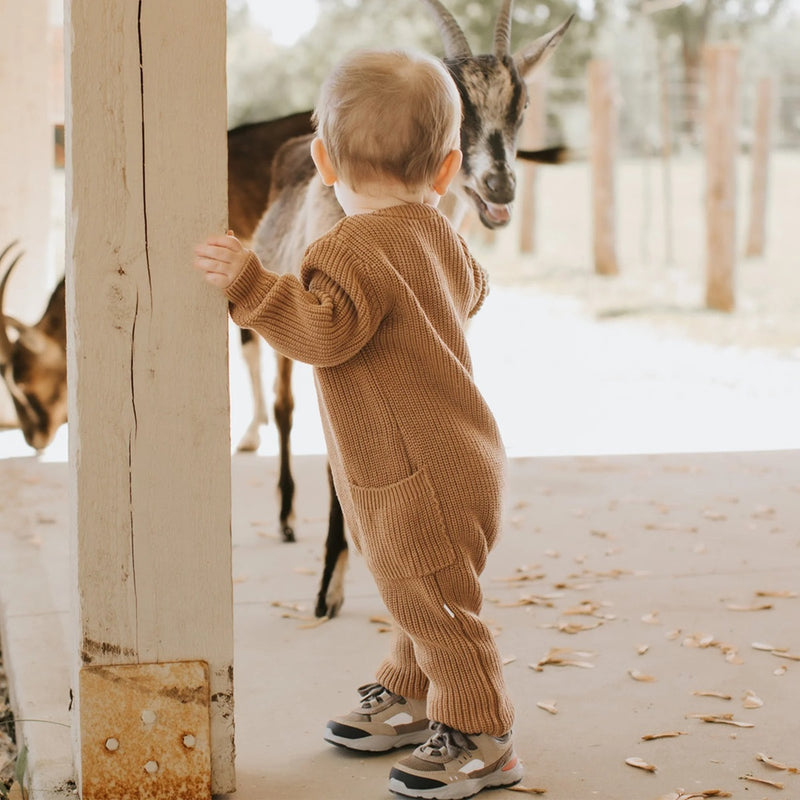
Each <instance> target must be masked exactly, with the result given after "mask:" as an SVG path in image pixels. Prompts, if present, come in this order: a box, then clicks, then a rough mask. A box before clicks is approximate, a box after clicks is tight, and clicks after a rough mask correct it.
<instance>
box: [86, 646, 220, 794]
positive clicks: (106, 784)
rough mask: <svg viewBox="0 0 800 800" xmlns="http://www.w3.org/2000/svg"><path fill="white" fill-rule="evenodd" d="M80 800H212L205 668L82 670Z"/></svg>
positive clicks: (197, 664)
mask: <svg viewBox="0 0 800 800" xmlns="http://www.w3.org/2000/svg"><path fill="white" fill-rule="evenodd" d="M79 702H80V726H81V731H80V742H81V764H80V775H81V797H82V798H83V800H122V799H123V798H136V800H206V799H207V798H208V799H209V800H210V798H211V744H210V732H209V727H210V726H209V704H210V699H209V683H208V665H207V664H206V663H205V662H204V661H181V662H174V663H169V664H124V665H118V666H94V667H83V668H82V669H81V671H80V695H79Z"/></svg>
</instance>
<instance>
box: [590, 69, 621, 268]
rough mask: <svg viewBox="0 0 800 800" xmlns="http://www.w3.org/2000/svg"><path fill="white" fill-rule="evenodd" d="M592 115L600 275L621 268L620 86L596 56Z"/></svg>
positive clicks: (592, 72)
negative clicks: (618, 209) (617, 182)
mask: <svg viewBox="0 0 800 800" xmlns="http://www.w3.org/2000/svg"><path fill="white" fill-rule="evenodd" d="M588 96H589V98H588V99H589V113H590V116H591V128H592V129H591V165H592V204H593V220H594V268H595V272H597V273H598V274H600V275H616V274H617V273H618V272H619V266H618V264H617V253H616V231H615V211H616V209H615V203H616V198H615V187H614V156H615V150H616V140H617V103H616V87H615V81H614V75H613V72H612V69H611V63H610V62H609V61H608V60H606V59H593V60H592V61H590V62H589V67H588Z"/></svg>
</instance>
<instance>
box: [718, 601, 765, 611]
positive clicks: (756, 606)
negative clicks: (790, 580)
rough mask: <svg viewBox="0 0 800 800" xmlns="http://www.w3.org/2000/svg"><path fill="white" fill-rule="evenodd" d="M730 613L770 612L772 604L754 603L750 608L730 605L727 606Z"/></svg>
mask: <svg viewBox="0 0 800 800" xmlns="http://www.w3.org/2000/svg"><path fill="white" fill-rule="evenodd" d="M725 608H727V609H728V611H769V610H770V609H771V608H772V603H753V605H750V606H740V605H735V604H733V603H729V604H728V605H726V606H725Z"/></svg>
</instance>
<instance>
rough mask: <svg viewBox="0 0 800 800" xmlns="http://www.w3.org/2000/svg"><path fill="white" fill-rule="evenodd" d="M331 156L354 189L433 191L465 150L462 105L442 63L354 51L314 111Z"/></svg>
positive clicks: (334, 74)
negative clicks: (386, 184)
mask: <svg viewBox="0 0 800 800" xmlns="http://www.w3.org/2000/svg"><path fill="white" fill-rule="evenodd" d="M314 115H315V120H316V123H317V134H318V136H319V137H320V139H321V140H322V142H323V143H324V145H325V150H326V151H327V154H328V158H329V159H330V162H331V164H332V166H333V168H334V169H335V171H336V172H337V174H338V175H339V176H340V177H341V178H342V180H344V181H345V182H346V183H347V184H348V185H349V186H350V187H351V188H352V189H354V190H358V189H359V185H363V184H365V183H366V184H369V183H374V182H376V181H385V180H386V179H389V180H392V181H397V182H400V183H402V184H403V185H404V186H405V187H406V188H408V189H417V188H421V187H427V186H430V185H431V184H432V182H433V180H434V179H435V177H436V174H437V171H438V170H439V168H440V167H441V165H442V162H443V160H444V159H445V157H446V156H447V154H448V153H449V152H450V151H452V150H454V149H457V148H458V146H459V128H460V126H461V100H460V98H459V95H458V89H456V86H455V83H454V82H453V79H452V78H451V77H450V74H449V73H448V72H447V70H446V68H445V67H444V65H443V64H442V63H441V62H440V61H437V60H436V59H434V58H431V57H429V56H424V55H420V54H417V53H410V52H406V51H400V50H391V51H363V52H358V53H355V54H353V55H351V56H349V57H348V58H346V59H345V60H344V61H342V62H341V63H340V64H339V66H338V67H336V68H335V69H334V71H333V72H332V73H331V75H330V76H329V77H328V79H327V80H326V81H325V84H324V85H323V87H322V92H321V94H320V98H319V102H318V104H317V108H316V111H315V112H314Z"/></svg>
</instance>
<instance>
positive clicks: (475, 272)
mask: <svg viewBox="0 0 800 800" xmlns="http://www.w3.org/2000/svg"><path fill="white" fill-rule="evenodd" d="M459 238H461V237H459ZM461 243H462V245H463V246H464V252H465V253H466V254H467V256H468V257H469V262H470V265H471V266H472V277H473V281H474V288H473V291H472V303H471V304H470V309H469V316H470V317H474V316H475V315H476V314H477V313H478V311H480V308H481V306H482V305H483V301H484V300H485V299H486V297H487V296H488V294H489V275H488V273H487V272H486V270H485V269H484V268H483V267H482V266H481V265H480V264H479V263H478V262H477V261H476V260H475V259H474V258H473V256H472V253H470V252H469V250H468V249H467V246H466V244H464V240H463V239H462V240H461Z"/></svg>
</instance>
